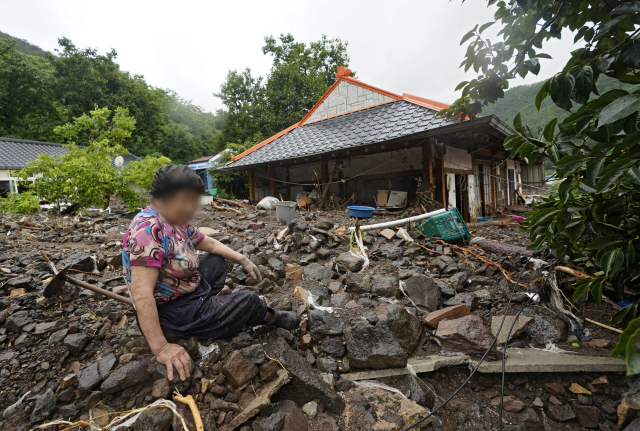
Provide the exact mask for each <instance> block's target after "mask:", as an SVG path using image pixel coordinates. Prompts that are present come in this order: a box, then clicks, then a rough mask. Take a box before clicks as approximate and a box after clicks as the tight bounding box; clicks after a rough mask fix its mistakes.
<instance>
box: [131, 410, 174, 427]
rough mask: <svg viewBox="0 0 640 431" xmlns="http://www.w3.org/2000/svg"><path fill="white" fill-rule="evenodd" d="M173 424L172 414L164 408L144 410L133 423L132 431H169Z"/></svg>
mask: <svg viewBox="0 0 640 431" xmlns="http://www.w3.org/2000/svg"><path fill="white" fill-rule="evenodd" d="M172 422H173V412H172V411H171V409H168V408H166V407H154V408H151V409H148V410H144V411H143V412H142V413H140V416H138V419H136V421H135V422H134V423H133V426H132V429H133V431H169V429H170V428H171V424H172Z"/></svg>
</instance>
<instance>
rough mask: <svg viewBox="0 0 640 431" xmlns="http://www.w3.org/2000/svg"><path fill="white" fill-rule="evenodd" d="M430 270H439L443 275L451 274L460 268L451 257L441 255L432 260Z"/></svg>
mask: <svg viewBox="0 0 640 431" xmlns="http://www.w3.org/2000/svg"><path fill="white" fill-rule="evenodd" d="M429 269H434V270H437V271H438V272H439V273H441V274H451V273H454V272H457V271H458V266H457V265H456V264H455V262H454V260H453V258H452V257H451V256H446V255H440V256H436V257H434V258H433V259H431V261H430V262H429Z"/></svg>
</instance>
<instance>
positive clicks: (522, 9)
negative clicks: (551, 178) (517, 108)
mask: <svg viewBox="0 0 640 431" xmlns="http://www.w3.org/2000/svg"><path fill="white" fill-rule="evenodd" d="M488 4H489V5H495V6H496V7H497V11H496V14H495V19H496V20H495V22H499V23H500V25H501V26H502V28H501V31H500V33H499V35H500V36H501V37H502V41H500V42H497V43H492V42H490V41H489V40H486V39H483V38H482V32H483V31H484V30H485V29H487V28H488V27H490V26H491V25H493V24H494V23H495V22H490V23H487V24H484V25H482V26H480V27H478V26H476V27H475V28H474V29H473V30H472V31H470V32H469V33H467V34H466V35H465V36H464V37H463V39H462V42H461V43H464V42H466V41H469V40H470V41H471V42H470V43H469V46H468V49H467V54H466V58H465V60H464V61H463V62H462V66H464V68H465V70H469V69H470V68H473V70H474V71H475V72H476V73H479V75H478V77H477V78H476V79H473V80H471V81H466V82H463V83H461V84H460V85H459V86H458V89H462V97H461V98H460V99H458V100H457V101H456V102H455V103H454V104H453V105H452V106H451V108H450V109H449V110H448V111H446V112H443V114H444V115H461V116H462V118H464V116H469V117H470V118H475V117H476V116H477V115H478V114H479V113H480V112H481V111H482V109H483V107H485V106H487V105H488V104H490V103H494V102H495V101H496V100H498V99H501V98H503V97H504V92H505V89H507V88H508V83H509V80H510V79H513V78H515V77H516V76H518V75H519V76H522V77H524V76H526V75H527V74H529V73H533V74H536V75H537V74H538V72H539V71H540V59H541V58H549V56H548V55H547V54H545V53H543V52H540V49H541V48H542V47H543V44H544V43H545V42H547V41H548V40H550V39H552V38H556V39H560V38H561V35H562V32H563V30H569V31H571V32H573V33H574V35H575V38H574V41H575V42H576V43H577V44H578V46H581V47H580V48H578V49H576V50H574V51H573V52H571V57H570V59H569V61H568V62H567V64H566V65H565V67H564V68H563V69H562V70H561V71H558V72H557V73H556V74H555V75H554V76H553V77H552V78H550V79H549V80H547V81H546V82H545V83H544V85H543V86H542V88H541V89H540V91H539V92H538V93H537V95H536V97H535V105H536V108H537V109H540V107H541V104H542V103H543V101H544V100H545V99H547V98H548V97H550V99H551V100H552V101H553V103H554V104H555V105H556V106H557V107H559V108H561V109H563V110H565V111H572V110H573V113H571V114H570V115H569V116H567V117H566V118H564V119H563V120H559V119H558V118H557V117H556V118H553V119H552V120H550V121H549V122H548V123H547V124H546V125H545V126H544V128H542V130H536V129H532V128H531V127H528V126H527V125H526V124H523V122H522V119H521V116H520V115H517V116H516V117H515V119H514V121H513V125H514V128H515V130H516V132H517V133H516V134H514V135H511V136H509V137H508V138H507V140H506V141H505V147H506V148H507V149H510V150H511V154H512V156H514V157H515V156H517V157H520V158H523V159H524V158H526V159H528V161H529V163H531V164H533V163H534V162H535V161H536V159H537V158H538V157H545V156H546V157H549V159H550V160H551V161H552V162H553V164H554V166H555V168H556V171H557V174H558V177H559V178H560V179H561V180H562V181H561V183H560V185H559V186H558V193H557V194H556V193H553V194H551V196H550V197H549V198H547V199H545V200H544V202H543V203H541V204H538V205H535V206H533V210H532V211H531V212H529V213H527V220H526V222H525V229H527V230H528V231H529V234H530V236H531V240H532V247H536V246H537V245H539V244H540V243H542V242H546V243H547V244H548V246H549V247H550V248H552V249H554V250H556V252H557V254H558V258H559V259H563V258H564V257H568V258H569V259H571V261H573V262H575V263H577V264H580V265H583V266H584V267H586V268H587V271H588V273H589V274H590V275H591V277H588V278H584V279H582V280H580V281H579V282H577V283H576V285H575V287H576V292H575V295H574V299H576V300H577V299H578V298H581V297H582V296H584V294H586V293H591V295H592V297H593V298H594V300H595V301H596V302H597V303H598V304H602V301H603V298H604V296H605V293H604V292H605V291H606V288H607V287H609V286H610V287H611V288H613V292H614V293H615V295H616V296H617V297H618V298H620V299H622V298H623V297H624V291H630V292H633V293H636V292H638V291H640V265H639V263H640V170H639V169H638V166H639V164H640V130H639V129H638V111H639V109H640V90H634V89H632V90H630V91H627V90H623V89H613V90H610V91H606V92H604V93H602V94H600V92H599V91H598V89H597V86H596V84H597V81H598V79H599V78H600V77H602V76H608V77H610V78H613V79H615V80H617V81H619V82H620V83H625V84H632V85H636V84H640V77H639V76H638V69H640V38H639V37H638V36H639V35H640V27H639V25H640V2H638V1H609V2H601V1H598V0H573V1H566V0H563V1H560V0H509V1H499V2H498V1H497V0H488ZM565 34H566V33H565ZM574 104H575V105H574ZM638 314H639V305H638V303H636V304H634V305H632V306H630V307H627V308H624V309H622V310H621V311H619V312H617V313H615V314H614V315H613V317H612V320H611V322H610V324H611V325H616V324H622V325H624V326H625V327H626V329H625V331H624V333H623V334H622V335H621V337H620V340H619V343H618V346H617V347H616V349H615V350H614V352H613V355H616V356H621V357H625V358H626V361H627V369H628V373H629V374H638V373H640V318H638Z"/></svg>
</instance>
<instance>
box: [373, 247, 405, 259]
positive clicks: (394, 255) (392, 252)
mask: <svg viewBox="0 0 640 431" xmlns="http://www.w3.org/2000/svg"><path fill="white" fill-rule="evenodd" d="M377 252H378V253H379V254H380V256H382V257H384V258H385V259H388V260H391V261H393V260H397V259H400V258H401V257H402V249H401V248H400V247H396V246H395V245H391V244H384V245H381V246H380V247H378V249H377Z"/></svg>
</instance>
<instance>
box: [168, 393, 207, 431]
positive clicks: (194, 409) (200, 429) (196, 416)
mask: <svg viewBox="0 0 640 431" xmlns="http://www.w3.org/2000/svg"><path fill="white" fill-rule="evenodd" d="M173 399H174V401H178V402H179V403H182V404H186V405H187V406H189V410H191V414H192V415H193V421H194V422H195V424H196V431H204V425H202V417H201V416H200V411H199V410H198V406H197V405H196V400H194V399H193V397H192V396H191V395H187V396H186V397H183V396H182V395H181V394H180V392H178V390H177V389H176V390H175V391H174V393H173ZM185 429H186V426H185Z"/></svg>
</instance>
